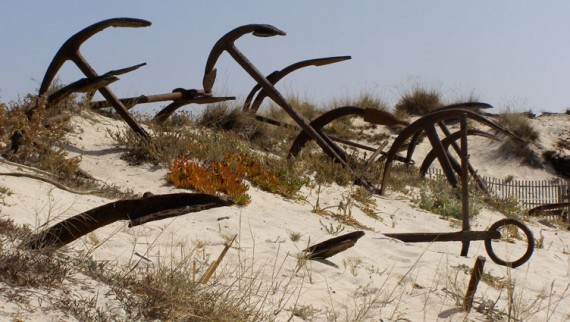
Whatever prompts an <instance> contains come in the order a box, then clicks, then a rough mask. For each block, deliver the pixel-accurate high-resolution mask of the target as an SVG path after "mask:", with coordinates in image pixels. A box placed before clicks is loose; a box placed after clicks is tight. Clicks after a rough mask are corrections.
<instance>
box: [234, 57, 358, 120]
mask: <svg viewBox="0 0 570 322" xmlns="http://www.w3.org/2000/svg"><path fill="white" fill-rule="evenodd" d="M348 59H351V57H350V56H336V57H326V58H316V59H309V60H303V61H300V62H297V63H295V64H292V65H289V66H287V67H285V68H283V69H282V70H276V71H274V72H273V73H271V74H269V75H267V80H269V82H271V84H273V85H275V84H277V82H279V81H280V80H281V79H283V77H285V76H287V75H289V74H290V73H292V72H294V71H296V70H298V69H300V68H304V67H308V66H324V65H329V64H334V63H338V62H341V61H345V60H348ZM260 90H261V85H259V84H256V85H255V86H254V87H253V89H252V90H251V91H250V92H249V94H248V95H247V97H246V99H245V102H244V104H243V110H244V111H247V112H253V113H257V111H258V110H259V107H260V106H261V103H262V102H263V100H264V99H265V98H266V97H267V94H266V93H265V91H263V90H261V91H260ZM257 92H259V94H258V95H257V96H256V97H255V100H254V99H253V98H254V96H255V93H257ZM252 101H253V103H252Z"/></svg>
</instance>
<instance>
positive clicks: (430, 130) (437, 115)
mask: <svg viewBox="0 0 570 322" xmlns="http://www.w3.org/2000/svg"><path fill="white" fill-rule="evenodd" d="M481 104H482V105H487V104H483V103H465V105H464V106H470V105H481ZM462 113H465V115H466V117H467V118H469V119H472V120H474V121H477V122H479V123H482V124H484V125H487V126H489V127H490V128H492V129H494V130H496V131H497V132H499V133H502V134H505V135H507V136H510V137H511V138H513V139H515V140H517V141H519V142H522V139H521V138H520V137H518V136H516V135H515V134H513V133H511V132H509V131H507V130H505V129H503V128H502V127H500V126H499V125H497V124H495V123H493V122H491V121H489V120H487V119H486V118H484V117H482V116H481V115H479V114H477V113H475V112H472V111H470V110H468V109H466V108H465V107H464V108H449V109H445V108H444V109H440V110H438V111H436V112H432V113H430V114H427V115H425V116H423V117H421V118H420V119H418V120H416V121H415V122H413V123H412V124H410V125H409V126H408V127H406V128H405V129H404V130H403V131H402V132H401V133H400V135H398V137H397V138H396V140H394V142H393V143H392V146H391V148H390V150H389V151H388V153H387V158H386V164H385V166H384V175H383V176H382V186H381V188H380V189H381V190H380V195H382V194H384V191H385V190H386V184H387V182H388V178H389V176H390V168H391V164H392V161H393V160H394V159H395V157H396V153H397V151H398V149H399V147H400V146H402V145H404V143H405V142H406V140H408V139H409V138H411V137H412V136H414V135H416V134H417V133H418V132H420V131H426V133H427V134H428V137H429V138H430V141H432V139H433V140H434V142H432V146H433V147H434V148H436V145H434V143H437V144H438V145H441V142H440V141H439V140H437V142H435V136H436V134H435V124H436V123H438V122H444V121H448V120H451V119H457V118H459V117H460V115H461V114H462ZM430 135H431V136H433V138H431V137H430ZM440 147H441V149H443V147H442V146H440ZM441 149H440V150H441ZM408 153H409V151H408ZM443 153H445V152H443ZM439 157H440V162H444V163H445V164H442V167H444V170H445V168H448V169H451V164H450V163H449V160H448V158H447V154H444V155H439ZM446 159H447V162H446V161H445V160H446ZM442 160H443V161H442ZM448 172H449V173H448ZM446 175H447V176H448V178H450V177H452V176H453V177H454V174H453V173H452V172H450V171H446Z"/></svg>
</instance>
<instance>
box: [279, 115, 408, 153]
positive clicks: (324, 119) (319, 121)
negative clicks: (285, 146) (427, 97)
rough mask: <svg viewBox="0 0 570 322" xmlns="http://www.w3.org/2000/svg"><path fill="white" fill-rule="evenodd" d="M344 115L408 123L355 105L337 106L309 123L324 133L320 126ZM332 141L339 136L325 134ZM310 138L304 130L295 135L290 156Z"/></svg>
mask: <svg viewBox="0 0 570 322" xmlns="http://www.w3.org/2000/svg"><path fill="white" fill-rule="evenodd" d="M346 116H360V117H362V118H363V119H364V120H365V121H366V122H368V123H372V124H377V125H387V126H394V125H408V123H407V122H405V121H402V120H399V119H398V118H397V117H395V116H394V115H392V114H390V113H388V112H385V111H380V110H377V109H371V108H362V107H355V106H343V107H339V108H335V109H332V110H330V111H327V112H325V113H324V114H322V115H321V116H319V117H317V118H316V119H315V120H313V121H312V122H311V123H310V124H309V125H310V126H311V127H313V128H314V129H315V130H316V131H318V132H319V133H320V134H321V135H325V134H323V133H322V128H323V127H325V126H326V125H327V124H330V123H331V122H333V121H335V120H337V119H339V118H341V117H346ZM327 136H328V137H329V138H330V139H331V140H333V141H337V142H339V141H340V138H335V137H334V136H332V135H327ZM311 139H312V138H311V137H310V136H309V135H308V134H307V133H306V132H305V131H302V132H301V133H299V134H298V135H297V137H296V138H295V140H294V141H293V144H291V149H290V150H289V156H290V157H297V156H298V155H299V153H300V151H301V150H302V149H303V147H304V146H305V145H306V144H307V142H309V141H310V140H311ZM340 142H341V143H343V144H346V145H350V146H354V147H357V148H359V149H363V150H368V151H371V152H375V151H376V150H377V148H374V147H370V146H366V145H364V144H360V143H356V142H350V141H347V140H343V141H340ZM339 152H340V153H342V155H343V156H344V155H345V153H344V151H342V150H339Z"/></svg>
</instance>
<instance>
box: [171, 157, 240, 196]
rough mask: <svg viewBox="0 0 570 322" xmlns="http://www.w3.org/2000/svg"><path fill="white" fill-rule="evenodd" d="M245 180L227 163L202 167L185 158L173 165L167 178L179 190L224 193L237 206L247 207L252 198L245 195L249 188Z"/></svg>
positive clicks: (213, 193)
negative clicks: (187, 189)
mask: <svg viewBox="0 0 570 322" xmlns="http://www.w3.org/2000/svg"><path fill="white" fill-rule="evenodd" d="M243 178H244V175H243V173H239V172H237V171H234V170H233V169H232V168H231V167H230V166H229V165H228V164H227V163H226V162H210V163H209V164H207V165H200V164H199V163H197V162H193V161H190V160H188V159H187V158H186V157H184V156H182V157H180V158H179V159H177V160H175V161H174V162H173V163H172V165H171V166H170V169H169V171H168V174H167V176H166V179H167V180H168V181H169V182H171V183H172V184H173V185H174V186H175V187H177V188H189V189H192V190H196V191H198V192H202V193H207V194H212V195H216V194H217V193H218V192H222V193H225V194H226V195H228V196H229V197H230V198H232V199H233V200H234V202H235V203H236V204H238V205H246V204H248V203H249V202H250V201H251V198H250V196H249V195H247V194H246V193H245V192H246V191H247V190H248V189H249V187H248V186H247V185H246V184H245V183H244V182H243Z"/></svg>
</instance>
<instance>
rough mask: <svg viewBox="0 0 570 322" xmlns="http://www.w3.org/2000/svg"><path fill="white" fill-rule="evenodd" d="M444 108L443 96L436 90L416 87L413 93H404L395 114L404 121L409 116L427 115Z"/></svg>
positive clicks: (395, 108) (397, 104)
mask: <svg viewBox="0 0 570 322" xmlns="http://www.w3.org/2000/svg"><path fill="white" fill-rule="evenodd" d="M441 106H443V103H442V99H441V95H440V94H439V92H437V91H436V90H434V89H426V88H422V87H420V86H414V87H413V88H412V90H411V91H409V92H407V93H404V95H402V97H401V98H400V100H399V101H398V103H396V106H394V114H395V115H396V116H398V117H400V118H402V119H405V118H407V116H408V115H417V116H421V115H425V114H427V113H429V112H432V111H434V110H436V109H438V108H439V107H441Z"/></svg>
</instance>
